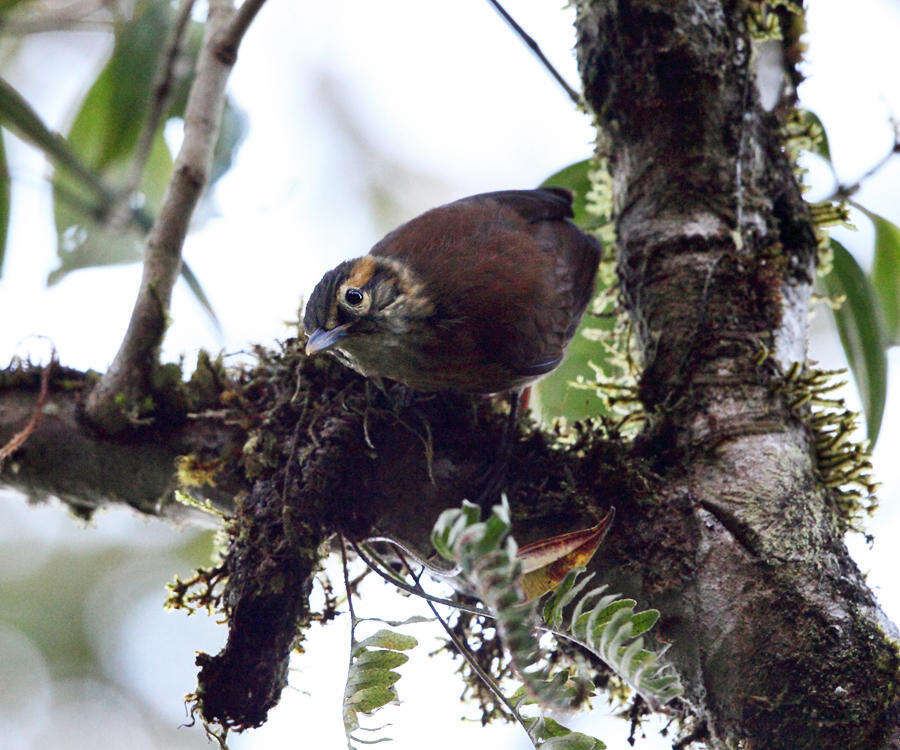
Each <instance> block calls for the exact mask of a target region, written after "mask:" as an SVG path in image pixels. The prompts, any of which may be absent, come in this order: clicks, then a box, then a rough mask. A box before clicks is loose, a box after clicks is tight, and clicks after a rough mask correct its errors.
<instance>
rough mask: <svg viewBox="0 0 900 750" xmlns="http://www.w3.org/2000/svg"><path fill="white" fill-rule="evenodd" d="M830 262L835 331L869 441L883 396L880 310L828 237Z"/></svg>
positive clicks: (865, 279) (854, 264)
mask: <svg viewBox="0 0 900 750" xmlns="http://www.w3.org/2000/svg"><path fill="white" fill-rule="evenodd" d="M831 249H832V252H833V261H832V262H833V265H832V270H831V273H829V274H828V275H827V276H826V277H825V280H824V281H825V287H826V289H827V290H828V293H829V294H830V295H831V296H832V297H834V298H836V299H838V300H843V304H841V305H840V306H839V307H838V308H837V309H835V310H834V319H835V323H836V324H837V328H838V334H839V335H840V337H841V343H842V344H843V347H844V352H845V353H846V355H847V360H848V361H849V363H850V369H851V371H852V372H853V378H854V380H855V381H856V387H857V388H858V389H859V395H860V398H861V400H862V403H863V410H864V411H865V415H866V428H867V434H868V438H869V441H870V442H871V444H872V445H874V444H875V441H876V440H877V438H878V432H879V430H880V428H881V419H882V417H883V415H884V403H885V399H886V398H887V357H886V355H885V336H884V331H883V330H882V324H881V313H880V311H879V309H878V301H877V298H876V294H875V290H874V289H873V288H872V283H871V282H870V281H869V279H868V277H867V276H866V274H865V273H864V272H863V270H862V269H861V268H860V267H859V264H858V263H857V262H856V260H855V259H854V257H853V256H852V255H851V254H850V253H849V252H848V251H847V249H846V248H845V247H844V246H843V245H841V244H840V243H839V242H837V241H836V240H832V241H831Z"/></svg>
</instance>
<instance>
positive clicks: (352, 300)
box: [344, 289, 363, 307]
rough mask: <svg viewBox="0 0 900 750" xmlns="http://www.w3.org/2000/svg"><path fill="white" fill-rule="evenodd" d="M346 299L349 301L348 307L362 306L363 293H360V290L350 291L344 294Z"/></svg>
mask: <svg viewBox="0 0 900 750" xmlns="http://www.w3.org/2000/svg"><path fill="white" fill-rule="evenodd" d="M344 299H345V300H346V301H347V304H348V305H353V307H356V306H357V305H361V304H362V301H363V293H362V292H361V291H359V289H348V290H347V291H346V292H344Z"/></svg>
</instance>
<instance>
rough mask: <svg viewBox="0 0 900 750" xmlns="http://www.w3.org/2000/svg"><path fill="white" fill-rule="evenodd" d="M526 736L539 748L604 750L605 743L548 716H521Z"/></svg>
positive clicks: (552, 749)
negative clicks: (526, 730)
mask: <svg viewBox="0 0 900 750" xmlns="http://www.w3.org/2000/svg"><path fill="white" fill-rule="evenodd" d="M522 721H523V722H524V723H525V725H526V726H527V728H528V736H529V737H531V741H532V742H534V744H535V746H536V747H540V748H541V750H604V748H606V745H605V744H604V743H602V742H601V741H600V740H598V739H597V738H596V737H590V736H588V735H586V734H582V733H581V732H573V731H572V730H571V729H569V728H568V727H564V726H563V725H562V724H560V723H559V722H558V721H556V720H555V719H551V718H550V717H548V716H537V717H534V718H531V717H523V719H522Z"/></svg>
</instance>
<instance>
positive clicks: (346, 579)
mask: <svg viewBox="0 0 900 750" xmlns="http://www.w3.org/2000/svg"><path fill="white" fill-rule="evenodd" d="M341 566H342V568H343V572H344V591H345V592H346V594H347V607H348V609H349V610H350V644H351V646H353V645H355V644H356V637H355V635H354V633H355V631H356V612H355V611H354V609H353V596H352V594H351V589H350V573H349V572H348V570H347V543H346V541H345V540H344V538H343V537H341Z"/></svg>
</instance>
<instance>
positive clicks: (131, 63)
mask: <svg viewBox="0 0 900 750" xmlns="http://www.w3.org/2000/svg"><path fill="white" fill-rule="evenodd" d="M168 21H169V19H168V12H167V6H166V5H165V4H164V3H152V2H150V3H148V2H143V3H140V4H139V5H138V7H137V8H135V12H134V14H133V15H132V17H131V18H130V19H129V20H127V21H123V22H121V23H119V24H118V25H117V27H116V32H115V33H116V41H115V46H114V47H113V52H112V56H111V57H110V59H109V61H108V62H107V64H106V65H105V66H104V68H103V70H102V71H101V72H100V75H99V76H98V77H97V79H96V80H95V81H94V84H93V85H92V86H91V88H90V90H89V91H88V93H87V95H86V96H85V98H84V101H83V102H82V104H81V107H80V109H79V111H78V113H77V114H76V116H75V119H74V121H73V123H72V127H71V128H70V130H69V133H68V136H67V141H68V145H69V147H70V148H71V149H72V150H73V151H74V153H75V154H77V156H78V158H79V159H80V160H81V161H82V163H84V164H85V165H86V166H87V167H88V169H90V170H92V171H93V172H94V173H95V174H97V175H99V176H100V177H101V178H102V179H103V180H104V181H105V182H107V183H108V184H110V185H117V184H122V183H123V182H124V180H125V179H126V177H127V175H128V172H129V168H130V165H131V161H132V159H133V158H134V157H135V155H134V149H135V147H136V145H137V143H138V140H139V136H140V132H141V129H142V126H143V122H144V119H145V117H146V115H147V111H148V108H149V105H150V100H151V90H152V86H153V78H154V71H155V69H156V61H157V58H158V56H159V52H160V50H161V49H162V48H163V47H164V45H165V42H166V37H167V32H168ZM172 165H173V161H172V155H171V153H170V152H169V148H168V146H167V145H166V143H165V140H164V139H163V136H162V132H161V131H160V132H158V133H157V134H156V136H155V138H154V140H153V144H152V148H151V150H150V154H149V156H148V157H147V162H146V166H145V168H144V171H143V174H142V176H141V180H140V184H139V185H138V191H139V193H140V195H141V197H142V205H141V206H140V209H141V212H142V214H143V215H144V216H145V217H149V216H152V214H153V213H155V212H156V210H157V209H158V208H159V205H160V202H161V201H162V195H163V192H164V191H165V188H166V184H167V183H168V181H169V177H170V175H171V173H172ZM53 193H54V201H53V208H54V218H55V222H56V229H57V253H58V255H59V259H60V265H59V267H58V268H57V269H55V270H54V271H53V272H52V273H51V274H50V276H49V278H48V280H47V281H48V283H49V284H55V283H56V282H58V281H59V280H60V279H62V278H63V276H65V275H66V274H67V273H69V272H71V271H74V270H77V269H79V268H90V267H96V266H106V265H113V264H120V263H133V262H135V261H137V260H140V257H141V244H142V241H143V236H144V233H145V232H146V231H147V229H149V224H150V220H149V218H145V221H144V226H140V225H139V224H137V223H136V222H133V221H131V220H130V219H131V216H129V215H128V213H127V211H126V212H125V213H124V214H123V215H120V216H115V215H113V216H110V215H109V213H108V212H107V211H106V210H100V211H97V210H93V211H92V210H91V206H92V201H91V196H90V194H89V193H88V192H87V191H86V190H85V187H84V185H83V183H82V181H81V180H79V179H75V178H74V177H73V176H71V175H69V174H67V173H58V174H57V175H55V177H54V191H53Z"/></svg>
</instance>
